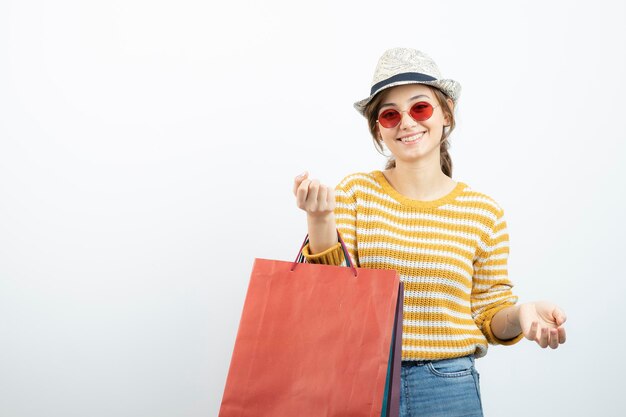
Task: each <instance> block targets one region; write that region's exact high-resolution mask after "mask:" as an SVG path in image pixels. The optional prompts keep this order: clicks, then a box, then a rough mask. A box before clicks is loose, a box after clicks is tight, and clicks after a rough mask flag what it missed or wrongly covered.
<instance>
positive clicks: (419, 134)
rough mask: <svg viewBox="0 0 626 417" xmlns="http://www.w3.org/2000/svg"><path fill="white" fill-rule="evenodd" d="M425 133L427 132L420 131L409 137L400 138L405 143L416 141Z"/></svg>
mask: <svg viewBox="0 0 626 417" xmlns="http://www.w3.org/2000/svg"><path fill="white" fill-rule="evenodd" d="M424 133H426V132H422V133H418V134H417V135H413V136H409V137H407V138H402V139H400V140H401V141H402V142H404V143H409V142H415V141H416V140H418V139H421V138H422V136H424Z"/></svg>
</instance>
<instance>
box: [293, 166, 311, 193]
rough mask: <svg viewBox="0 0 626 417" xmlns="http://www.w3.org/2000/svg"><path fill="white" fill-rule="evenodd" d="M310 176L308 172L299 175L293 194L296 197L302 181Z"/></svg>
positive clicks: (294, 184) (294, 182)
mask: <svg viewBox="0 0 626 417" xmlns="http://www.w3.org/2000/svg"><path fill="white" fill-rule="evenodd" d="M308 176H309V173H308V172H307V171H304V172H303V173H302V174H300V175H298V176H297V177H296V178H295V179H294V180H293V194H294V195H296V193H297V192H298V187H300V184H302V181H304V180H305V179H306V178H307V177H308Z"/></svg>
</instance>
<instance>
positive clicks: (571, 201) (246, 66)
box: [0, 0, 626, 417]
mask: <svg viewBox="0 0 626 417" xmlns="http://www.w3.org/2000/svg"><path fill="white" fill-rule="evenodd" d="M625 18H626V6H625V5H624V3H623V2H615V1H594V2H582V1H581V2H578V4H577V3H576V2H572V1H562V2H534V1H533V2H519V3H511V2H500V1H491V2H464V1H458V2H452V1H436V2H434V1H430V2H423V1H418V0H413V1H395V2H387V1H383V0H378V1H359V2H356V1H354V2H339V1H321V0H318V1H315V2H311V1H309V2H300V1H293V0H292V1H253V0H248V1H229V2H219V4H216V3H213V2H207V1H199V0H198V1H189V0H182V1H181V0H179V1H172V0H169V1H165V0H157V1H155V0H152V1H148V0H145V1H141V0H107V1H88V2H86V1H79V0H59V1H54V2H46V1H44V0H34V1H29V0H20V1H10V0H2V1H1V3H0V415H1V416H2V417H33V416H63V417H70V416H87V415H88V416H91V417H100V416H116V417H125V416H150V417H160V416H163V417H172V416H190V417H191V416H193V417H196V416H215V415H217V412H218V409H219V404H220V401H221V397H222V393H223V389H224V384H225V380H226V374H227V371H228V366H229V361H230V356H231V353H232V348H233V345H234V341H235V336H236V331H237V326H238V321H239V317H240V314H241V308H242V306H243V299H244V296H245V291H246V288H247V282H248V278H249V273H250V270H251V267H252V262H253V259H254V258H255V257H262V258H273V259H285V260H290V259H293V258H294V257H295V255H296V252H297V249H298V247H299V244H300V242H301V239H302V238H303V236H304V234H305V231H306V225H305V216H304V213H303V212H301V211H300V210H298V209H297V207H296V206H295V202H294V199H293V195H292V194H291V187H292V181H293V177H294V176H296V175H297V174H299V173H300V172H302V171H304V170H305V169H306V170H309V171H310V172H311V174H312V176H313V177H317V178H320V179H321V180H322V181H323V182H325V183H327V184H329V185H335V184H336V183H337V182H338V181H339V180H340V179H341V178H343V177H344V176H345V175H347V174H349V173H352V172H355V171H371V170H374V169H381V168H382V167H383V165H384V159H383V157H381V156H380V155H378V154H377V153H376V151H375V149H374V147H373V145H372V143H371V139H370V138H369V135H368V131H367V128H366V122H365V119H363V118H362V117H361V116H360V115H358V114H357V112H356V111H355V110H354V109H353V108H352V103H353V102H354V101H356V100H359V99H361V98H364V97H366V96H367V95H368V93H369V87H370V82H371V77H372V74H373V71H374V67H375V65H376V61H377V60H378V57H379V56H380V55H381V54H382V52H383V51H384V50H385V49H387V48H390V47H395V46H405V47H413V48H417V49H421V50H423V51H425V52H426V53H428V54H429V55H431V56H432V57H433V58H434V59H435V61H436V62H437V63H438V65H439V67H440V68H441V70H442V72H443V75H444V76H446V77H450V78H454V79H456V80H458V81H459V82H461V84H462V86H463V91H462V94H461V99H460V102H459V106H458V108H457V110H458V111H457V129H456V130H455V131H454V132H453V134H452V138H451V140H452V148H451V155H452V158H453V161H454V164H455V171H454V178H455V179H457V180H460V181H464V182H466V183H468V184H469V185H470V186H472V187H473V188H475V189H477V190H479V191H483V192H485V193H487V194H489V195H491V196H492V197H494V198H495V199H496V200H497V201H498V202H499V203H500V204H501V205H502V206H503V207H504V209H505V212H506V215H507V219H508V225H509V233H510V236H511V256H510V270H509V272H510V276H511V279H512V280H513V281H514V283H515V284H516V287H515V292H516V293H517V294H518V295H519V297H520V301H522V302H523V301H532V300H539V299H549V300H552V301H555V302H557V303H558V304H560V305H561V306H562V307H563V308H564V309H565V310H566V312H567V314H568V318H569V320H568V323H567V332H568V341H567V343H566V344H565V345H563V346H562V347H560V348H559V349H557V350H556V351H552V350H550V349H547V350H542V349H540V348H539V347H538V346H536V345H535V344H533V343H531V342H529V341H526V340H524V341H522V342H520V343H519V344H517V345H515V346H513V347H501V346H497V347H492V348H491V349H490V351H489V354H488V355H487V357H486V358H484V359H481V360H479V361H478V362H477V367H478V370H479V371H480V373H481V384H482V395H483V404H484V409H485V413H486V415H487V416H501V415H507V416H527V415H535V416H548V415H550V416H555V415H557V416H587V415H598V416H600V415H601V416H622V415H624V413H625V411H624V409H625V407H624V406H623V403H624V399H623V384H622V382H623V374H624V372H625V371H626V367H625V365H624V360H623V351H624V344H625V336H624V325H623V322H624V320H623V318H622V316H621V315H622V314H623V311H624V303H623V301H624V298H625V295H626V291H625V289H626V285H625V284H624V280H625V276H624V271H623V265H624V248H625V247H624V233H625V232H626V227H625V225H624V217H623V214H624V212H625V211H626V199H625V195H624V194H625V192H624V189H625V187H624V184H623V182H624V179H626V175H625V174H626V172H625V171H626V169H625V168H624V164H625V162H626V156H625V153H626V152H625V151H626V146H625V145H624V141H625V139H626V135H625V133H624V117H625V116H624V115H625V111H624V110H625V106H624V104H623V102H624V101H623V100H624V97H625V96H626V81H624V76H625V74H626V53H625V52H624V51H625V48H624V45H625V42H624V41H625V40H626V26H625V25H624V21H625Z"/></svg>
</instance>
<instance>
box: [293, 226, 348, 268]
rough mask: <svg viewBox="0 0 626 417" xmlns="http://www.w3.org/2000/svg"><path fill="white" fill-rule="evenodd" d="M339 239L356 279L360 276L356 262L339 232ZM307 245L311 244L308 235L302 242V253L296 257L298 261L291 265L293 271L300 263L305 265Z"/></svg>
mask: <svg viewBox="0 0 626 417" xmlns="http://www.w3.org/2000/svg"><path fill="white" fill-rule="evenodd" d="M337 237H338V238H339V243H341V249H342V250H343V256H344V258H346V263H347V264H348V266H349V267H350V268H351V269H352V273H353V274H354V276H355V277H356V276H357V275H358V273H357V272H356V268H355V267H354V262H353V261H352V257H350V252H348V248H347V247H346V244H345V242H344V241H343V239H342V238H341V233H339V231H338V230H337ZM307 243H309V235H308V234H307V235H306V237H305V238H304V242H302V246H300V251H299V252H298V256H297V257H296V260H295V261H293V264H292V265H291V270H292V271H293V270H294V269H296V265H297V264H298V263H304V255H303V254H302V249H304V246H306V244H307Z"/></svg>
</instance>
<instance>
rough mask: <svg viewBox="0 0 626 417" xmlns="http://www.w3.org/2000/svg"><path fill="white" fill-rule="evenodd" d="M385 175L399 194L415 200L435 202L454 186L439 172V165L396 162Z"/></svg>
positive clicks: (450, 179) (454, 184) (448, 178)
mask: <svg viewBox="0 0 626 417" xmlns="http://www.w3.org/2000/svg"><path fill="white" fill-rule="evenodd" d="M385 174H386V177H387V179H388V180H389V182H390V183H391V185H392V186H393V187H394V188H395V189H396V190H397V191H398V192H399V193H400V194H402V195H405V196H407V197H409V198H412V199H415V200H424V201H428V200H436V199H438V198H441V197H443V196H445V195H446V194H448V193H449V192H450V191H452V189H454V187H455V186H456V182H454V181H453V180H452V178H450V177H448V176H447V175H446V174H444V173H443V172H442V171H441V167H440V166H439V164H437V165H434V164H424V165H413V164H404V163H403V162H402V161H396V167H395V168H393V169H390V170H388V171H386V172H385Z"/></svg>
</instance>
